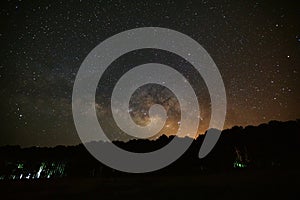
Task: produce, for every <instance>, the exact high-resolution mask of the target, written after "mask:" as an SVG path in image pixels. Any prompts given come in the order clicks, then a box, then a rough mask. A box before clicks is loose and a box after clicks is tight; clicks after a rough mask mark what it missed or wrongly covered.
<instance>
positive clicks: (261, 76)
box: [0, 0, 300, 146]
mask: <svg viewBox="0 0 300 200" xmlns="http://www.w3.org/2000/svg"><path fill="white" fill-rule="evenodd" d="M298 4H299V3H297V1H292V0H291V1H282V2H281V3H276V2H274V1H237V0H236V1H217V0H215V1H204V0H203V1H191V0H188V1H185V3H182V2H180V1H178V2H176V1H171V0H166V1H161V2H153V1H93V2H92V1H89V2H85V1H79V0H77V1H34V2H33V1H32V2H31V1H24V0H23V1H3V2H1V10H0V15H1V31H0V41H1V47H2V48H1V50H0V51H1V65H0V81H1V104H0V105H1V111H2V115H1V122H2V123H1V124H2V129H1V135H0V145H6V144H18V145H22V146H32V145H39V146H53V145H58V144H64V145H73V144H78V143H79V142H80V141H79V138H78V136H77V134H76V130H75V127H74V123H73V119H72V109H71V103H72V102H71V100H72V98H71V96H72V88H73V83H74V80H75V76H76V73H77V71H78V69H79V67H80V65H81V63H82V61H83V60H84V58H85V57H86V56H87V54H88V53H89V52H90V51H91V50H92V49H93V48H94V47H95V46H97V45H98V44H99V43H100V42H102V41H103V40H105V39H106V38H108V37H110V36H112V35H114V34H116V33H119V32H122V31H125V30H128V29H132V28H137V27H145V26H156V27H165V28H169V29H173V30H176V31H180V32H182V33H184V34H186V35H188V36H190V37H192V38H193V39H195V40H196V41H197V42H198V43H199V44H201V45H202V46H203V47H204V48H205V49H206V50H207V51H208V53H209V54H210V56H211V57H212V58H213V60H214V61H215V63H216V64H217V66H218V68H219V70H220V73H221V75H222V77H223V80H224V84H225V88H226V92H227V101H228V111H227V118H226V122H225V127H224V128H229V127H232V126H234V125H242V126H246V125H249V124H252V125H257V124H260V123H265V122H268V121H270V120H273V119H275V120H284V121H285V120H290V119H296V118H299V116H300V107H299V101H300V95H299V91H300V90H299V86H300V80H299V71H300V67H299V61H300V56H299V55H300V23H299V19H300V12H299V5H298ZM116 48H117V47H116ZM154 61H155V62H158V63H165V64H168V65H170V66H172V67H174V68H177V69H178V70H179V71H180V72H181V73H182V74H183V75H184V76H185V77H187V79H188V80H189V81H190V82H191V84H192V85H193V87H194V89H195V92H196V94H197V96H198V98H199V102H200V103H199V105H200V107H201V111H202V115H201V119H199V120H200V121H201V125H200V128H199V133H203V132H204V131H205V129H206V127H207V123H208V122H209V117H210V102H209V101H210V99H209V95H208V92H207V88H206V86H205V84H204V82H203V80H202V79H201V78H199V77H195V76H194V73H193V70H192V69H191V67H190V66H189V63H187V62H186V61H185V60H184V59H182V58H178V57H176V56H174V55H170V54H167V53H165V52H161V51H155V50H151V49H150V50H141V51H138V52H131V53H129V54H128V55H126V56H123V57H121V58H119V59H118V60H117V61H116V62H114V63H112V65H111V66H110V70H108V71H107V72H106V75H105V76H104V77H103V78H102V80H100V82H99V89H98V91H97V95H96V107H97V111H98V117H99V122H100V123H102V124H104V125H105V129H107V131H109V132H110V134H111V135H112V136H111V137H112V138H116V139H118V138H119V139H120V138H121V139H122V137H121V136H120V134H118V133H119V132H118V131H119V130H118V129H117V128H116V127H115V126H114V124H113V122H112V121H111V120H108V119H101V118H103V117H102V116H105V115H107V113H109V106H108V102H109V100H110V98H109V93H110V91H111V89H112V87H113V84H114V83H115V82H116V81H117V80H118V78H119V77H120V76H121V75H122V73H123V72H124V71H126V66H129V65H136V64H141V63H145V62H154ZM164 90H165V89H164V88H161V87H158V86H153V85H152V86H145V87H143V88H140V89H139V91H137V92H136V93H135V94H134V96H133V97H132V100H131V106H130V108H129V112H131V116H132V118H133V119H134V121H135V122H136V123H139V124H142V125H143V124H146V123H147V121H148V120H149V118H148V113H147V109H148V107H149V106H150V105H151V104H152V103H153V102H161V103H162V104H163V105H164V106H165V107H166V108H167V110H168V112H169V121H168V122H167V124H166V127H164V130H163V131H162V133H166V134H172V133H173V132H175V131H176V129H177V128H178V123H180V108H179V107H178V102H177V100H176V98H174V95H172V93H170V92H168V91H164ZM161 91H163V92H161ZM160 92H161V94H162V95H159V94H160Z"/></svg>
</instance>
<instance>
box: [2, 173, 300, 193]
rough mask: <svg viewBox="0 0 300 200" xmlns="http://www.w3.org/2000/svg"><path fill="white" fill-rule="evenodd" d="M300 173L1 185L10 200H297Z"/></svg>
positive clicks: (159, 176)
mask: <svg viewBox="0 0 300 200" xmlns="http://www.w3.org/2000/svg"><path fill="white" fill-rule="evenodd" d="M299 178H300V170H294V171H283V170H265V171H264V170H260V171H257V170H256V171H250V170H243V171H232V172H228V173H210V174H200V175H199V174H197V175H195V176H193V175H180V176H164V175H154V176H153V175H151V174H145V175H137V174H132V175H128V176H121V177H117V176H115V177H106V178H73V179H72V178H61V179H49V180H47V179H44V180H10V181H0V188H1V189H0V191H1V196H2V197H3V196H5V199H22V198H23V199H24V198H25V199H28V198H30V199H32V198H34V199H58V198H62V199H69V198H70V199H71V198H72V199H90V198H93V199H96V198H97V199H192V198H193V199H194V198H196V199H294V198H295V197H297V196H298V194H299V186H300V184H299V180H300V179H299Z"/></svg>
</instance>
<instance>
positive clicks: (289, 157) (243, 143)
mask: <svg viewBox="0 0 300 200" xmlns="http://www.w3.org/2000/svg"><path fill="white" fill-rule="evenodd" d="M173 137H174V136H170V137H167V136H165V135H163V136H161V137H160V138H159V139H157V140H142V139H138V140H131V141H129V142H121V141H114V144H116V145H117V146H119V147H121V148H123V149H126V150H129V151H133V152H149V151H154V150H156V149H160V148H162V147H163V146H165V145H166V144H168V143H169V142H170V141H171V140H172V139H173ZM204 137H205V135H200V136H199V137H198V138H197V139H196V140H194V141H193V143H192V145H191V146H190V148H189V149H188V150H187V151H186V152H185V153H184V154H183V156H181V157H180V158H179V159H178V160H177V161H175V162H174V163H172V164H171V165H170V166H168V167H166V168H164V169H162V170H159V171H157V172H154V173H157V174H159V173H164V174H174V173H176V174H180V173H209V172H211V171H220V170H236V169H246V170H251V169H261V168H268V169H269V168H275V169H285V170H286V169H288V170H294V169H299V167H300V161H299V159H298V158H299V157H300V120H296V121H288V122H278V121H271V122H269V123H268V124H261V125H259V126H247V127H245V128H243V127H238V126H235V127H233V128H231V129H227V130H223V131H222V134H221V137H220V139H219V141H218V143H217V144H216V146H215V148H214V149H213V150H212V152H211V153H210V154H209V155H208V156H206V157H205V158H203V159H199V158H198V152H199V149H200V147H201V144H202V142H203V139H204ZM181 139H182V140H192V139H191V138H187V137H186V138H181ZM99 143H101V142H99ZM115 174H117V175H126V173H121V172H117V171H115V170H113V169H110V168H109V167H106V166H104V165H103V164H101V163H100V162H99V161H97V160H96V159H95V158H94V157H93V156H92V155H90V154H89V153H88V152H87V150H86V149H85V147H84V146H83V145H82V144H80V145H77V146H57V147H53V148H46V147H31V148H20V147H19V146H3V147H0V179H25V178H27V179H35V178H55V177H78V176H80V177H98V176H112V175H115Z"/></svg>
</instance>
